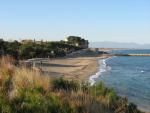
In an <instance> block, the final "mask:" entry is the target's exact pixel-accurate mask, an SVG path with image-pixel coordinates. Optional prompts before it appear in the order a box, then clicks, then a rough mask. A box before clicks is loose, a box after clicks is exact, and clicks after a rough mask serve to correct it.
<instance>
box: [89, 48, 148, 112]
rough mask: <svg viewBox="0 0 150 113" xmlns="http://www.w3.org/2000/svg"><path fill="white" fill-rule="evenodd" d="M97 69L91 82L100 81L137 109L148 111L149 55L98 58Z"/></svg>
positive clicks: (127, 52)
mask: <svg viewBox="0 0 150 113" xmlns="http://www.w3.org/2000/svg"><path fill="white" fill-rule="evenodd" d="M109 52H110V53H122V54H150V50H148V49H143V50H141V49H136V50H135V49H131V50H113V51H109ZM99 64H100V68H99V71H98V72H97V73H96V74H95V75H92V76H91V77H90V78H89V80H90V82H91V84H92V85H93V84H95V83H98V82H100V81H102V82H103V83H104V84H105V85H106V86H107V87H109V88H114V90H115V91H116V92H117V94H118V95H119V96H121V97H127V98H128V101H129V102H132V103H134V104H136V105H137V106H138V108H139V109H141V110H143V111H146V112H150V56H114V57H111V58H107V59H100V60H99Z"/></svg>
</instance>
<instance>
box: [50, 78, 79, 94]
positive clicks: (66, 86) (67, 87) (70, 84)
mask: <svg viewBox="0 0 150 113" xmlns="http://www.w3.org/2000/svg"><path fill="white" fill-rule="evenodd" d="M52 89H53V90H55V91H59V90H64V91H77V90H78V89H79V84H78V83H76V82H74V81H69V80H65V79H63V78H57V79H54V80H53V81H52Z"/></svg>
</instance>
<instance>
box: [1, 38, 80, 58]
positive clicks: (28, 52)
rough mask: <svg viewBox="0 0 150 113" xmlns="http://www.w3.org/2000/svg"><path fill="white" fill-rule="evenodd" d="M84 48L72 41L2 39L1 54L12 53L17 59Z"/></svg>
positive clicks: (65, 52) (62, 54) (48, 55)
mask: <svg viewBox="0 0 150 113" xmlns="http://www.w3.org/2000/svg"><path fill="white" fill-rule="evenodd" d="M79 49H82V48H81V47H77V46H75V45H72V43H71V42H68V43H66V42H64V41H57V42H40V43H36V42H28V43H25V44H23V43H20V42H18V41H13V42H8V41H4V40H3V39H0V56H2V55H10V56H12V57H14V58H15V59H29V58H34V57H43V58H44V57H46V58H47V57H62V56H65V55H66V54H67V53H70V52H72V51H76V50H79Z"/></svg>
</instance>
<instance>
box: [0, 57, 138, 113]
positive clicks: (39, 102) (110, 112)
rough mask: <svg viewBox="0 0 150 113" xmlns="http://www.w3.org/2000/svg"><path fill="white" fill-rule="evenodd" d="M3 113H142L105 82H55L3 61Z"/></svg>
mask: <svg viewBox="0 0 150 113" xmlns="http://www.w3.org/2000/svg"><path fill="white" fill-rule="evenodd" d="M0 61H1V62H0V113H141V112H140V111H139V110H137V108H136V105H134V104H132V103H130V104H129V103H128V101H127V99H126V98H121V97H118V96H117V95H116V93H115V91H114V90H113V89H108V88H107V87H105V85H104V84H103V83H102V82H101V83H99V84H97V85H94V86H90V85H89V84H88V83H81V84H80V83H78V82H76V81H73V80H66V79H64V78H56V79H52V78H49V77H48V76H42V75H41V74H42V73H40V72H38V71H34V70H30V69H28V68H26V67H16V66H14V65H13V64H14V63H13V62H14V61H13V59H11V58H10V57H3V58H1V59H0Z"/></svg>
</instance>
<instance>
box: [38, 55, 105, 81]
mask: <svg viewBox="0 0 150 113" xmlns="http://www.w3.org/2000/svg"><path fill="white" fill-rule="evenodd" d="M106 57H108V56H107V55H98V54H95V53H94V52H93V53H92V54H91V53H90V56H89V54H87V55H84V56H83V55H78V57H77V56H76V57H66V58H57V59H50V60H47V61H43V62H42V65H41V64H40V63H39V65H38V67H40V68H42V71H43V72H44V73H45V74H46V75H49V76H53V77H61V76H63V77H65V78H68V79H73V80H77V81H80V82H81V81H85V80H88V78H89V76H91V75H93V74H95V73H96V72H97V71H98V68H99V64H98V60H99V59H102V58H106Z"/></svg>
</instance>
